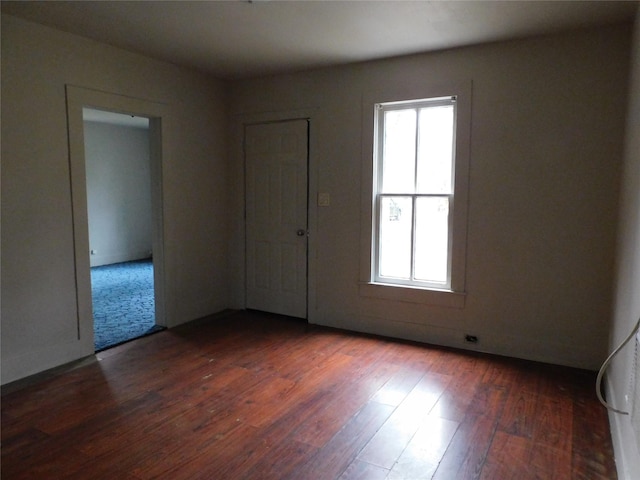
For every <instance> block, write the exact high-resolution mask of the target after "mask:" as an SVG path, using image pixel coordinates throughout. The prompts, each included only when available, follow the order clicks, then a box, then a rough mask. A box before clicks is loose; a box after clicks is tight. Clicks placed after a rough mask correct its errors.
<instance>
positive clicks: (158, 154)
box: [66, 85, 168, 355]
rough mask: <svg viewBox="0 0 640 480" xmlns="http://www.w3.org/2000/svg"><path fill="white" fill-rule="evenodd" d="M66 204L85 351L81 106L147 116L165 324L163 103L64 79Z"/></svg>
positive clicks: (88, 321) (90, 349)
mask: <svg viewBox="0 0 640 480" xmlns="http://www.w3.org/2000/svg"><path fill="white" fill-rule="evenodd" d="M66 100H67V127H68V130H67V131H68V142H69V168H70V177H71V178H70V179H71V208H72V219H73V243H74V261H75V282H76V307H77V326H78V327H77V328H78V340H79V341H80V343H81V345H82V350H83V352H85V353H86V354H87V355H90V354H93V353H94V352H95V348H94V344H93V342H94V338H93V308H92V300H91V267H90V257H89V248H90V247H89V217H88V211H87V182H86V165H85V151H84V149H85V145H84V120H83V116H82V109H83V108H84V107H88V108H93V109H97V110H106V111H112V112H118V113H125V114H130V115H137V116H142V117H147V118H149V157H150V166H151V212H152V249H153V264H154V269H153V270H154V297H155V304H156V305H155V309H156V312H155V316H156V324H158V325H161V326H166V325H167V318H166V311H167V305H166V301H165V300H166V279H165V268H164V264H165V260H164V222H163V218H164V215H163V194H162V190H163V183H162V165H163V152H167V151H168V149H167V119H168V106H167V105H166V104H164V103H160V102H155V101H151V100H146V99H141V98H135V97H129V96H125V95H119V94H115V93H109V92H103V91H99V90H93V89H89V88H84V87H78V86H75V85H66Z"/></svg>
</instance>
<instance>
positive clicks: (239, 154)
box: [230, 107, 320, 320]
mask: <svg viewBox="0 0 640 480" xmlns="http://www.w3.org/2000/svg"><path fill="white" fill-rule="evenodd" d="M318 114H319V110H318V108H314V107H308V108H302V109H295V110H282V111H271V112H258V113H239V114H236V115H234V116H233V117H232V118H233V120H232V125H231V129H232V131H231V135H230V136H231V155H232V157H233V164H234V165H236V166H237V168H240V169H242V173H241V174H240V175H239V178H240V179H241V183H239V184H238V188H240V189H241V190H240V191H238V190H236V191H234V196H236V198H238V199H240V200H241V202H242V207H241V208H242V216H241V217H239V218H242V225H241V226H238V227H237V230H236V231H235V232H234V233H235V235H233V238H234V241H233V243H234V244H235V245H236V246H239V245H242V246H244V244H245V239H246V224H245V221H244V218H245V215H244V213H245V210H244V204H245V196H246V191H245V181H246V179H245V171H244V161H245V160H244V127H245V125H252V124H259V123H269V122H282V121H288V120H299V119H306V120H308V121H309V138H308V142H309V158H308V161H309V164H308V169H307V175H308V191H307V195H308V198H309V203H308V210H307V231H308V236H307V240H308V243H307V320H309V319H311V318H312V317H313V312H314V311H315V310H316V303H317V302H316V276H317V274H316V262H315V259H316V258H317V249H318V246H317V240H316V239H317V232H318V208H317V202H316V201H315V199H316V198H317V196H318V173H317V172H318V165H319V162H318V160H319V159H318V154H319V152H320V148H319V147H320V145H319V141H318V135H317V134H316V133H315V130H314V124H315V121H316V119H317V116H318ZM234 176H235V174H234ZM240 194H241V195H240ZM236 208H240V207H239V206H236ZM236 254H240V255H241V258H237V259H235V260H237V262H234V264H235V265H242V268H236V269H234V270H235V273H236V274H238V275H239V277H238V278H235V279H233V280H234V282H235V283H236V288H234V289H233V290H234V291H237V292H241V293H240V294H239V297H238V298H234V299H232V302H233V308H242V309H244V308H246V279H245V276H246V265H245V260H246V253H245V250H244V248H243V249H242V252H240V251H239V250H237V251H236Z"/></svg>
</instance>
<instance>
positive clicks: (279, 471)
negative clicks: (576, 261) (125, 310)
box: [2, 312, 616, 480]
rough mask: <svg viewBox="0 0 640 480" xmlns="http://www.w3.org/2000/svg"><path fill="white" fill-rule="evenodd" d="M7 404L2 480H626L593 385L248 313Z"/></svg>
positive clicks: (568, 372) (572, 375)
mask: <svg viewBox="0 0 640 480" xmlns="http://www.w3.org/2000/svg"><path fill="white" fill-rule="evenodd" d="M98 358H99V360H100V361H99V362H94V363H91V364H88V365H84V366H81V367H79V368H75V369H73V370H70V371H67V372H65V373H62V374H59V375H56V376H49V377H48V378H45V379H43V380H41V381H39V382H36V383H34V384H32V385H28V386H25V387H23V388H15V386H13V388H12V387H11V386H10V387H9V388H8V389H4V390H3V395H2V478H3V479H4V480H8V479H14V478H38V479H40V478H43V479H44V478H47V479H49V478H51V479H53V478H55V479H59V478H77V479H85V478H91V479H100V478H105V479H106V478H108V479H124V480H127V479H128V480H133V479H147V478H167V479H172V480H173V479H239V478H243V479H372V480H375V479H385V478H388V479H412V480H417V479H430V478H434V479H438V480H441V479H444V480H454V479H455V480H459V479H471V478H478V479H510V478H517V479H518V480H524V479H533V478H540V479H590V480H593V479H607V480H611V479H615V478H616V473H615V465H614V462H613V454H612V447H611V440H610V434H609V427H608V423H607V415H606V412H605V410H604V408H603V407H601V406H600V404H599V403H598V401H597V400H596V398H595V393H594V387H593V385H594V380H595V374H593V373H591V372H585V371H582V370H575V369H569V368H563V367H555V366H550V365H543V364H538V363H532V362H525V361H519V360H513V359H508V358H501V357H493V356H489V355H482V354H475V353H469V352H461V351H455V350H452V349H446V348H438V347H432V346H427V345H420V344H413V343H408V342H399V341H393V340H389V339H383V338H377V337H370V336H364V335H356V334H350V333H347V332H341V331H337V330H332V329H325V328H320V327H314V326H309V325H307V324H306V323H304V322H303V321H298V320H293V319H288V318H283V317H278V316H273V315H267V314H258V313H247V312H239V313H233V314H230V315H227V316H223V317H216V318H212V319H209V320H208V321H200V322H194V323H193V324H189V325H187V326H184V327H180V328H177V329H174V330H170V331H164V332H160V333H158V334H155V335H153V336H150V337H146V338H142V339H139V340H136V341H134V342H131V343H128V344H125V345H121V346H119V347H116V348H114V349H111V350H107V351H104V352H102V353H101V354H99V355H98Z"/></svg>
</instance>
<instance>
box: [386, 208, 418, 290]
mask: <svg viewBox="0 0 640 480" xmlns="http://www.w3.org/2000/svg"><path fill="white" fill-rule="evenodd" d="M411 209H412V205H411V197H393V198H390V197H384V198H382V202H381V206H380V237H379V239H378V241H379V242H380V243H379V255H380V256H379V257H378V258H379V263H378V271H379V274H380V276H381V277H395V278H404V279H407V280H408V279H409V278H410V277H411V223H412V219H411V216H412V215H411V213H412V212H411Z"/></svg>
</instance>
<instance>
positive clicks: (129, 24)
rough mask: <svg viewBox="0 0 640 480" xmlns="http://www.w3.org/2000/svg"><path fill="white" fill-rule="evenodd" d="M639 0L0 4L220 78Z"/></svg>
mask: <svg viewBox="0 0 640 480" xmlns="http://www.w3.org/2000/svg"><path fill="white" fill-rule="evenodd" d="M637 7H638V2H637V1H579V0H574V1H508V2H496V1H364V0H361V1H310V0H298V1H273V0H272V1H267V0H254V1H252V2H250V1H246V0H234V1H200V2H192V1H174V2H171V1H137V2H129V1H103V2H49V1H45V2H14V1H3V2H2V12H3V13H8V14H12V15H16V16H20V17H23V18H26V19H28V20H32V21H35V22H38V23H42V24H45V25H50V26H53V27H56V28H59V29H61V30H65V31H68V32H72V33H76V34H78V35H83V36H86V37H90V38H93V39H95V40H98V41H101V42H105V43H108V44H112V45H115V46H118V47H121V48H124V49H127V50H131V51H134V52H139V53H142V54H145V55H148V56H150V57H153V58H157V59H160V60H165V61H169V62H172V63H175V64H179V65H185V66H190V67H193V68H197V69H199V70H203V71H206V72H209V73H211V74H214V75H216V76H217V77H220V78H229V79H230V78H243V77H251V76H258V75H264V74H271V73H282V72H290V71H296V70H303V69H309V68H316V67H322V66H328V65H337V64H342V63H350V62H356V61H363V60H372V59H378V58H384V57H390V56H397V55H405V54H411V53H418V52H425V51H433V50H441V49H447V48H454V47H460V46H464V45H471V44H477V43H485V42H492V41H497V40H506V39H512V38H522V37H527V36H533V35H540V34H546V33H553V32H558V31H562V30H568V29H575V28H582V27H587V26H592V25H599V24H613V23H618V22H627V21H628V22H630V21H632V20H633V18H634V15H635V11H636V9H637Z"/></svg>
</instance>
